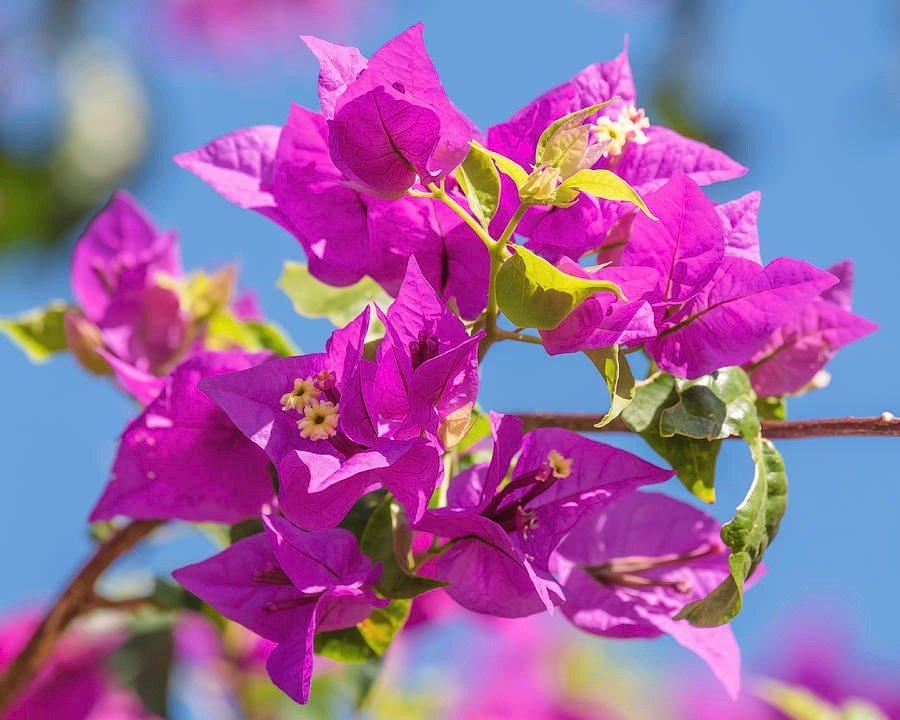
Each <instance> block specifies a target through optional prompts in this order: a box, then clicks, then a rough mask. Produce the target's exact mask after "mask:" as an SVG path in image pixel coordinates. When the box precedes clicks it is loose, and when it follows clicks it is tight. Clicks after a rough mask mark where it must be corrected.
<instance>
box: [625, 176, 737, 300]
mask: <svg viewBox="0 0 900 720" xmlns="http://www.w3.org/2000/svg"><path fill="white" fill-rule="evenodd" d="M644 200H645V202H646V203H647V205H648V207H650V209H651V210H652V211H653V213H654V214H655V215H656V216H657V217H658V218H659V220H651V219H650V218H648V217H647V216H646V215H643V214H641V215H638V216H636V217H635V219H634V225H633V227H632V231H631V240H630V241H629V242H628V245H627V246H626V247H625V250H624V252H623V253H622V265H625V266H636V267H650V268H653V269H655V270H656V271H657V272H658V276H657V277H658V279H657V285H656V288H654V290H653V291H652V292H651V294H650V297H649V298H648V299H650V300H651V302H653V303H661V304H668V303H673V304H675V303H682V302H684V301H686V300H687V299H688V298H690V297H692V296H693V295H695V294H696V293H697V292H698V291H699V290H700V289H701V288H702V287H703V286H704V285H706V284H707V283H708V282H709V280H710V279H711V278H712V276H713V275H714V274H715V272H716V270H717V269H718V267H719V265H720V264H721V262H722V258H723V257H724V254H725V239H724V233H723V231H722V222H721V220H720V218H719V216H718V214H717V213H716V209H715V206H714V205H713V204H712V202H711V201H710V200H709V198H707V197H706V195H705V194H704V192H703V191H702V190H701V189H700V187H699V186H698V185H697V184H696V183H694V182H693V181H692V180H690V179H689V178H688V176H687V175H685V174H684V173H682V172H675V174H673V175H672V178H671V180H669V181H668V182H667V183H666V184H665V185H663V186H662V187H660V188H659V190H656V191H654V192H652V193H649V194H648V195H646V196H645V198H644Z"/></svg>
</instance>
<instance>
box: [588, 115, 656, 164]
mask: <svg viewBox="0 0 900 720" xmlns="http://www.w3.org/2000/svg"><path fill="white" fill-rule="evenodd" d="M648 127H650V120H649V118H648V117H647V115H646V114H645V113H644V110H643V108H636V107H635V106H634V103H632V102H630V103H627V104H626V105H625V107H623V108H622V109H621V110H620V111H619V117H618V118H617V119H616V120H613V119H612V118H609V117H606V116H601V117H599V118H597V122H596V123H595V124H594V125H593V126H592V127H591V129H592V130H593V131H594V133H595V134H596V135H597V136H598V139H600V140H609V145H607V146H606V151H605V152H604V153H603V154H604V155H611V156H616V155H621V154H622V151H623V150H624V149H625V146H626V145H627V144H628V143H630V142H633V143H637V144H638V145H643V144H644V143H646V142H648V141H649V139H650V138H648V137H647V136H646V135H645V134H644V130H646V129H647V128H648Z"/></svg>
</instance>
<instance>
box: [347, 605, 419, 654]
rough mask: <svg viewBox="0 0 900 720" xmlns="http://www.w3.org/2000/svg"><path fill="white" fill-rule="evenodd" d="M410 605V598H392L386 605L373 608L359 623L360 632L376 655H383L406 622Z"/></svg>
mask: <svg viewBox="0 0 900 720" xmlns="http://www.w3.org/2000/svg"><path fill="white" fill-rule="evenodd" d="M410 605H412V601H410V600H393V601H392V602H391V604H390V605H388V606H387V607H383V608H375V609H374V610H373V611H372V614H371V615H369V617H367V618H366V619H365V620H363V621H362V622H361V623H360V624H359V631H360V633H362V636H363V638H365V641H366V642H367V643H368V645H369V647H370V648H372V650H374V651H375V653H376V654H377V655H384V653H385V652H386V651H387V649H388V648H389V647H390V645H391V642H392V641H393V640H394V637H395V636H396V635H397V633H398V632H399V631H400V629H401V628H402V627H403V625H404V624H405V623H406V618H408V617H409V608H410Z"/></svg>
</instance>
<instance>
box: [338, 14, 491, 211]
mask: <svg viewBox="0 0 900 720" xmlns="http://www.w3.org/2000/svg"><path fill="white" fill-rule="evenodd" d="M354 62H355V63H357V64H353V63H354ZM358 62H359V61H358V60H354V61H353V62H351V63H350V65H351V66H352V67H354V68H355V67H357V65H358ZM326 65H328V67H327V68H326V70H327V72H326V75H327V77H328V78H329V79H330V80H329V82H331V84H332V85H334V86H335V87H334V88H333V89H331V90H329V91H328V92H327V93H326V98H325V100H324V101H323V109H324V111H325V113H326V116H327V117H328V124H329V147H330V149H331V156H332V159H333V161H334V164H335V166H336V167H338V168H339V169H340V170H341V171H342V172H343V173H344V174H345V175H347V177H349V178H350V179H351V180H353V181H354V182H356V183H358V184H359V185H360V186H362V187H363V188H365V189H367V190H368V191H369V192H372V193H373V194H376V195H381V196H383V197H400V196H401V195H402V194H403V193H404V192H405V191H406V190H407V189H408V188H409V187H411V186H412V185H413V184H414V183H415V182H416V181H417V179H419V180H420V181H421V182H422V183H423V184H427V183H429V182H435V181H437V180H439V179H441V178H443V177H446V176H447V175H449V173H450V172H452V171H453V169H454V168H455V167H456V166H457V165H459V163H461V162H462V161H463V159H464V158H465V156H466V153H467V152H468V147H469V141H470V140H472V139H473V138H474V137H476V135H477V130H476V129H475V127H474V126H473V125H472V123H471V122H470V121H469V120H468V119H467V118H466V117H465V116H464V115H462V114H461V113H460V112H459V111H458V110H457V109H456V108H454V107H453V105H452V103H451V102H450V100H449V99H448V98H447V95H446V93H445V92H444V89H443V87H442V86H441V83H440V79H439V78H438V76H437V72H436V71H435V69H434V65H433V64H432V63H431V60H430V59H429V57H428V54H427V52H426V51H425V45H424V42H423V40H422V25H421V24H419V25H414V26H413V27H411V28H409V29H408V30H406V31H405V32H403V33H401V34H400V35H399V36H397V37H396V38H394V39H393V40H391V41H389V42H387V43H386V44H385V45H384V46H383V47H382V48H380V49H379V50H378V51H377V52H376V53H375V54H374V55H373V56H372V58H371V59H370V60H369V61H368V63H367V64H366V67H365V69H362V70H360V72H359V73H358V75H357V77H356V78H355V79H354V80H353V81H352V82H348V83H346V87H344V83H345V81H346V80H347V79H348V78H347V72H346V68H344V70H342V71H340V72H338V73H334V72H333V71H332V70H333V68H332V67H331V65H332V62H331V60H328V61H327V62H326ZM338 76H339V77H338ZM341 87H343V92H338V90H339V88H341ZM332 102H333V105H332ZM332 107H333V115H332V114H330V113H331V108H332Z"/></svg>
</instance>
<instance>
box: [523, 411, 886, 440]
mask: <svg viewBox="0 0 900 720" xmlns="http://www.w3.org/2000/svg"><path fill="white" fill-rule="evenodd" d="M519 417H520V418H522V420H523V421H524V424H525V430H533V429H534V428H539V427H559V428H565V429H566V430H573V431H575V432H633V431H632V430H631V428H630V427H628V426H627V425H626V424H625V423H624V422H623V421H622V420H621V418H616V419H615V420H613V421H612V422H611V423H609V425H606V426H605V427H602V428H597V427H594V426H595V425H596V424H597V423H598V422H600V420H601V416H598V415H585V414H562V413H527V414H521V415H519ZM762 432H763V436H764V437H767V438H769V439H771V440H801V439H804V438H814V437H850V436H855V437H900V418H896V417H894V416H893V415H892V414H891V413H883V414H882V415H881V416H880V417H868V418H855V417H845V418H823V419H818V420H763V423H762Z"/></svg>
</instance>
